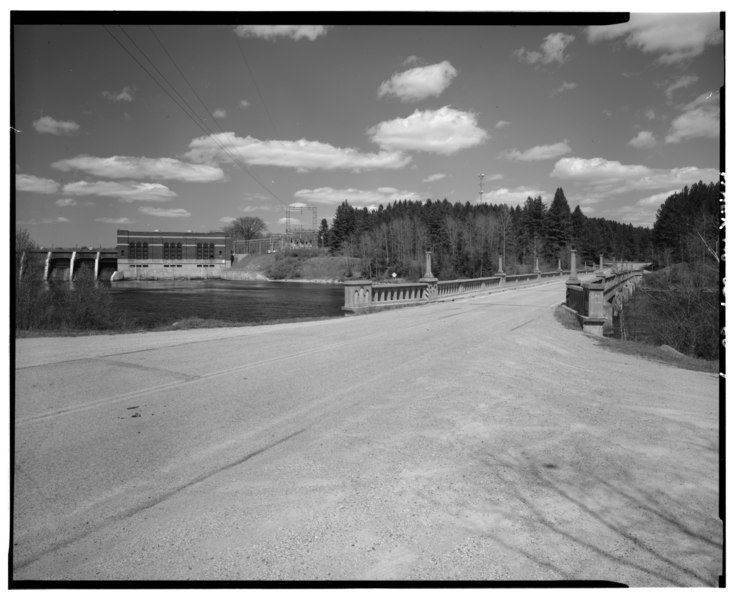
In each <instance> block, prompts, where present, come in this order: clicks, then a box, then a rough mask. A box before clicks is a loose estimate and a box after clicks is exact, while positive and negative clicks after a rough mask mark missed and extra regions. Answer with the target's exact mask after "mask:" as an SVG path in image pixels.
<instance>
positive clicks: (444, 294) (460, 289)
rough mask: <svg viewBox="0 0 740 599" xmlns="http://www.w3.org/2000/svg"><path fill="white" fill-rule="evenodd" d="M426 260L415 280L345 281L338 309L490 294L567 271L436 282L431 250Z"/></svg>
mask: <svg viewBox="0 0 740 599" xmlns="http://www.w3.org/2000/svg"><path fill="white" fill-rule="evenodd" d="M426 259H427V265H426V266H427V268H426V274H425V275H424V277H422V279H421V280H420V281H419V282H418V283H402V284H395V283H391V284H388V283H373V282H372V281H368V280H358V281H347V282H345V283H344V306H342V309H343V310H344V311H346V312H350V313H363V312H373V311H376V310H387V309H389V308H401V307H404V306H411V305H418V304H425V303H429V302H435V301H445V300H448V299H454V298H456V297H464V296H466V295H473V294H476V293H486V292H488V293H490V292H492V291H495V290H497V289H501V288H502V287H505V286H514V285H518V284H522V283H529V282H536V281H538V280H540V279H544V278H553V277H562V276H565V275H566V274H567V273H565V272H563V271H561V270H556V271H552V272H545V273H542V272H537V271H535V272H533V273H528V274H522V275H507V274H504V273H499V274H497V275H495V276H492V277H480V278H476V279H455V280H451V281H438V280H437V279H436V278H434V276H432V273H431V252H427V253H426ZM579 272H586V271H579Z"/></svg>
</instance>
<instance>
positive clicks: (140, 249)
mask: <svg viewBox="0 0 740 599" xmlns="http://www.w3.org/2000/svg"><path fill="white" fill-rule="evenodd" d="M128 257H129V258H133V259H134V260H148V259H149V244H148V243H147V242H146V241H144V242H140V241H137V242H136V243H134V242H131V243H129V244H128Z"/></svg>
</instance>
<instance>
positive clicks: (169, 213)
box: [139, 206, 191, 218]
mask: <svg viewBox="0 0 740 599" xmlns="http://www.w3.org/2000/svg"><path fill="white" fill-rule="evenodd" d="M139 212H142V213H144V214H148V215H149V216H161V217H162V218H187V217H188V216H191V214H190V212H188V211H187V210H185V209H184V208H150V207H149V206H142V207H141V208H139Z"/></svg>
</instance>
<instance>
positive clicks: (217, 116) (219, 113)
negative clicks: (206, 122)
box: [213, 108, 226, 119]
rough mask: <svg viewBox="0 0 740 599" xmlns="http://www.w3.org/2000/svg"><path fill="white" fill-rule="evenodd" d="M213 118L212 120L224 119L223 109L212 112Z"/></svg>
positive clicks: (224, 112)
mask: <svg viewBox="0 0 740 599" xmlns="http://www.w3.org/2000/svg"><path fill="white" fill-rule="evenodd" d="M213 118H214V119H225V118H226V111H225V110H224V109H223V108H216V110H214V111H213Z"/></svg>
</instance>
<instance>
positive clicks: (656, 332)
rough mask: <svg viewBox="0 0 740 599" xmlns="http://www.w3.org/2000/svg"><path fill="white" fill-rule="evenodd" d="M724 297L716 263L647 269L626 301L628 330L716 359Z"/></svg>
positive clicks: (631, 336)
mask: <svg viewBox="0 0 740 599" xmlns="http://www.w3.org/2000/svg"><path fill="white" fill-rule="evenodd" d="M719 300H720V298H719V271H718V270H717V269H716V268H714V267H712V266H709V265H705V264H701V263H696V264H691V265H687V264H679V265H674V266H672V267H670V268H666V269H663V270H661V271H658V272H656V273H653V274H649V275H646V276H645V277H644V279H643V282H642V284H641V285H640V286H639V287H638V288H637V291H636V293H635V295H634V297H633V298H632V299H631V300H630V301H629V302H627V303H626V304H625V306H624V312H623V318H624V327H625V332H626V336H627V338H629V339H633V340H644V341H647V342H650V343H653V344H655V345H669V346H671V347H673V348H674V349H677V350H678V351H680V352H681V353H683V354H687V355H692V356H695V357H697V358H703V359H706V360H716V359H717V358H718V357H719V347H720V337H719Z"/></svg>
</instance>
